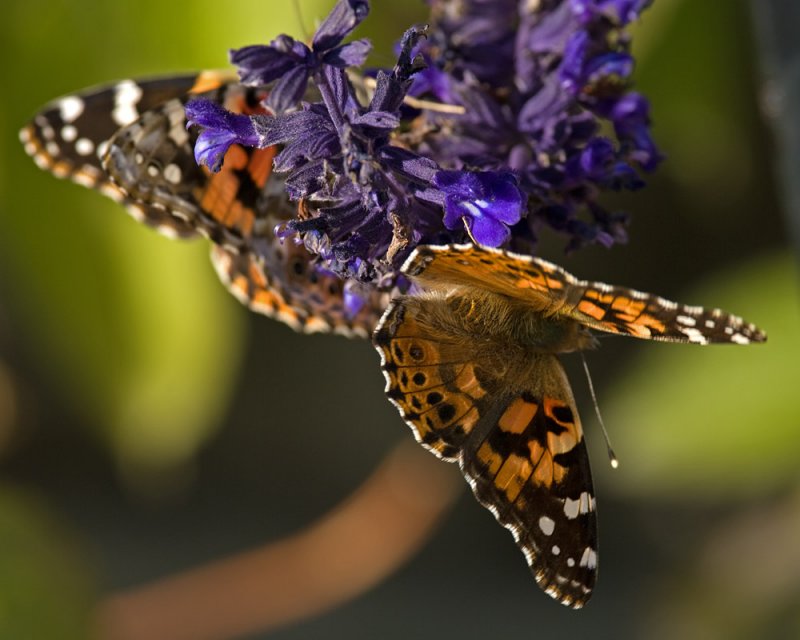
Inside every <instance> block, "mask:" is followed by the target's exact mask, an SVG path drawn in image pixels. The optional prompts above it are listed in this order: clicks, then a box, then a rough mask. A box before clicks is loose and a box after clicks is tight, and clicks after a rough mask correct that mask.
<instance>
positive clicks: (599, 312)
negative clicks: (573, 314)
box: [578, 300, 606, 320]
mask: <svg viewBox="0 0 800 640" xmlns="http://www.w3.org/2000/svg"><path fill="white" fill-rule="evenodd" d="M578 311H580V312H581V313H585V314H586V315H587V316H589V317H590V318H594V319H595V320H602V319H603V318H604V317H605V315H606V310H605V309H603V308H602V307H598V306H597V305H596V304H594V302H589V301H588V300H581V301H580V302H579V303H578Z"/></svg>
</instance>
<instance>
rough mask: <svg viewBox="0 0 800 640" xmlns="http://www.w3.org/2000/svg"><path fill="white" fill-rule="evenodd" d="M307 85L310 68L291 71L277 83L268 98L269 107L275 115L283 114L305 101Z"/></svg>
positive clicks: (302, 67)
mask: <svg viewBox="0 0 800 640" xmlns="http://www.w3.org/2000/svg"><path fill="white" fill-rule="evenodd" d="M307 85H308V67H305V66H297V67H295V68H293V69H290V70H288V71H287V72H286V73H284V75H283V76H282V77H281V79H280V80H278V81H277V82H276V83H275V86H274V87H273V88H272V91H270V94H269V97H268V98H267V105H268V106H269V107H270V108H271V109H272V110H273V111H274V112H275V113H283V112H284V111H286V110H287V109H289V108H290V107H293V106H295V105H297V104H298V103H299V102H300V100H302V99H303V95H304V94H305V92H306V86H307Z"/></svg>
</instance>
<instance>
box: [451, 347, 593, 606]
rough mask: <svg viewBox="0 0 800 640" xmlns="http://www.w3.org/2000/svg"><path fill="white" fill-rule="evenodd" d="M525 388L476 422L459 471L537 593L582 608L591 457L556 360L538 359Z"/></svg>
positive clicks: (588, 576)
mask: <svg viewBox="0 0 800 640" xmlns="http://www.w3.org/2000/svg"><path fill="white" fill-rule="evenodd" d="M527 382H528V388H527V389H525V390H523V391H520V392H517V393H513V394H510V395H506V396H501V397H500V398H497V399H496V401H495V402H494V404H493V406H492V409H491V411H489V412H487V413H486V414H484V415H483V416H482V417H481V424H480V425H479V426H478V427H477V428H476V430H475V431H476V434H479V435H478V437H476V438H472V439H470V442H469V446H468V447H467V449H466V450H465V451H464V454H463V455H462V458H461V469H462V471H463V472H464V475H465V476H466V478H467V480H468V481H469V483H470V486H471V487H472V490H473V492H474V493H475V495H476V497H477V498H478V500H479V501H480V502H481V504H483V505H484V506H485V507H486V508H487V509H489V511H491V512H492V513H493V514H494V516H495V517H496V518H497V520H498V521H499V522H500V523H501V524H502V525H503V526H504V527H506V528H507V529H508V530H509V531H511V533H512V535H513V536H514V539H515V540H516V542H517V545H519V547H520V549H521V550H522V552H523V554H524V555H525V558H526V559H527V561H528V564H529V566H530V568H531V572H532V573H533V575H534V577H535V578H536V582H537V583H538V584H539V586H540V587H541V588H542V589H543V590H544V591H545V592H546V593H548V594H549V595H551V596H552V597H553V598H555V599H557V600H559V601H560V602H561V603H562V604H565V605H567V606H570V607H574V608H580V607H582V606H583V605H584V604H585V603H586V601H587V600H588V599H589V597H590V596H591V593H592V589H593V588H594V584H595V581H596V576H597V521H596V515H595V498H594V490H593V488H592V477H591V471H590V469H589V457H588V454H587V451H586V444H585V442H584V439H583V431H582V429H581V424H580V419H579V417H578V412H577V409H576V407H575V401H574V400H573V397H572V391H571V390H570V387H569V383H568V381H567V378H566V375H565V374H564V371H563V369H562V368H561V365H560V363H559V362H558V360H557V359H556V358H555V356H550V355H546V356H537V357H536V363H535V366H534V367H533V377H532V378H531V379H530V380H528V381H527Z"/></svg>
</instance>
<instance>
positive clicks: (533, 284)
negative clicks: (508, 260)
mask: <svg viewBox="0 0 800 640" xmlns="http://www.w3.org/2000/svg"><path fill="white" fill-rule="evenodd" d="M514 286H515V287H517V289H536V290H537V291H542V290H547V289H548V288H549V287H548V286H547V278H545V277H544V275H543V274H541V273H539V274H537V275H535V276H534V275H533V274H531V273H526V274H525V275H523V276H522V277H521V278H519V279H518V280H517V281H516V282H515V283H514Z"/></svg>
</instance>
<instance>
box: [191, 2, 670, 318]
mask: <svg viewBox="0 0 800 640" xmlns="http://www.w3.org/2000/svg"><path fill="white" fill-rule="evenodd" d="M427 1H428V3H429V4H430V8H431V20H430V26H429V27H427V28H425V29H423V28H414V27H412V28H410V29H408V30H407V31H406V33H405V34H404V36H403V38H402V40H401V42H400V43H399V45H398V47H397V61H396V63H395V64H394V66H393V67H392V68H389V69H378V70H376V72H375V73H374V74H371V75H372V76H373V77H372V78H370V79H365V78H362V77H360V76H358V75H357V74H356V73H354V71H353V70H352V67H354V66H358V65H361V64H362V63H363V62H364V59H365V57H366V55H367V53H368V51H369V46H370V45H369V43H368V42H367V41H365V40H355V41H351V42H348V43H345V42H344V41H345V39H346V38H347V37H348V35H349V34H350V33H351V32H352V30H353V29H355V28H356V27H357V26H358V25H359V23H360V22H361V21H362V20H363V19H364V18H365V17H366V15H367V13H368V9H369V7H368V3H367V2H366V0H339V2H337V4H336V5H335V7H334V8H333V10H332V11H331V13H330V14H329V15H328V17H327V18H326V19H325V20H324V21H323V22H322V24H321V25H320V28H319V29H318V31H317V32H316V34H315V35H314V37H313V39H312V42H311V45H306V44H304V43H302V42H298V41H297V40H295V39H294V38H291V37H289V36H279V37H278V38H276V39H275V40H273V41H272V43H271V44H270V45H267V46H262V45H256V46H251V47H244V48H242V49H238V50H236V51H233V52H232V54H231V59H232V60H233V62H234V63H235V64H236V65H237V66H238V68H239V75H240V77H241V79H242V81H243V82H244V83H246V84H249V85H255V86H257V87H258V88H259V90H262V91H264V92H265V93H266V94H267V95H268V98H267V100H266V101H265V105H264V106H265V107H266V111H267V113H262V114H259V115H251V116H242V115H234V114H229V113H227V112H225V111H224V110H223V109H221V108H220V107H219V106H216V105H211V104H209V103H204V102H199V101H196V102H193V103H190V105H189V106H188V107H187V114H188V117H189V121H190V123H191V124H197V125H200V126H201V127H202V128H203V131H202V132H201V134H200V136H199V138H198V143H197V147H196V149H195V153H196V157H197V159H198V162H202V163H205V164H208V165H209V166H211V167H212V168H218V167H219V165H220V163H221V161H222V157H223V156H224V153H225V151H226V150H227V148H228V147H229V146H230V145H231V144H233V143H237V144H243V145H250V146H257V147H266V146H271V145H276V146H277V147H278V149H279V151H278V153H277V155H276V156H275V160H274V171H275V172H277V173H283V174H285V188H286V193H287V195H288V197H289V198H290V199H292V200H295V201H302V203H303V204H302V210H303V215H302V217H301V218H299V219H295V220H290V221H288V222H287V223H286V224H285V225H284V227H283V229H282V231H281V234H282V235H283V236H294V238H293V240H294V241H298V242H302V243H303V244H304V245H305V246H306V248H307V249H308V250H309V251H310V252H311V253H313V254H315V255H316V256H317V259H318V261H319V262H320V263H321V264H320V268H324V269H325V270H326V271H327V272H330V273H334V274H336V275H338V276H339V277H341V278H342V279H343V280H344V281H345V291H346V292H347V294H346V295H347V299H346V304H347V307H348V309H351V311H353V312H357V309H358V306H359V304H360V300H362V299H363V294H364V292H365V291H369V288H370V287H373V286H380V287H389V288H390V287H391V286H393V285H398V284H400V285H402V283H401V281H400V280H399V279H398V268H399V267H400V265H401V264H402V263H403V261H404V260H405V258H406V257H407V256H408V255H409V254H410V252H411V251H412V250H413V249H414V247H416V246H417V245H420V244H426V243H428V244H431V243H450V242H467V241H470V240H471V241H474V242H477V243H480V244H483V245H487V246H492V247H500V246H513V247H514V248H515V249H516V250H523V251H525V250H527V251H529V252H531V253H532V252H533V251H535V247H536V242H537V240H538V238H539V236H540V235H541V234H543V233H545V232H546V231H547V230H550V231H552V232H554V233H557V234H561V235H562V236H563V237H564V238H565V240H566V248H567V250H573V249H577V248H580V247H581V246H583V245H585V244H588V243H597V244H601V245H603V246H611V245H613V244H614V243H617V242H624V241H625V239H626V233H625V225H626V223H627V216H626V215H624V214H621V213H619V212H614V211H609V210H607V209H606V208H605V206H604V205H603V204H602V198H603V195H604V193H606V192H608V191H616V190H621V189H625V190H635V189H638V188H640V187H641V186H642V185H643V184H644V182H643V176H642V172H643V171H651V170H653V169H654V168H655V167H656V166H657V165H658V163H659V162H660V160H661V155H660V153H659V152H658V149H657V148H656V146H655V144H654V142H653V139H652V136H651V135H650V114H649V105H648V103H647V100H646V99H645V98H644V97H643V96H641V95H640V94H638V93H635V92H634V91H632V90H631V78H632V74H633V68H634V59H633V56H632V55H631V52H630V38H629V36H628V34H627V32H626V30H625V28H626V25H628V24H629V23H630V22H632V21H634V20H636V19H637V18H638V17H639V14H640V12H641V11H642V10H643V9H644V8H645V7H646V6H647V5H648V4H649V1H647V0H547V1H546V2H545V1H541V2H533V3H532V2H528V1H527V0H458V2H455V1H453V0H427Z"/></svg>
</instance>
